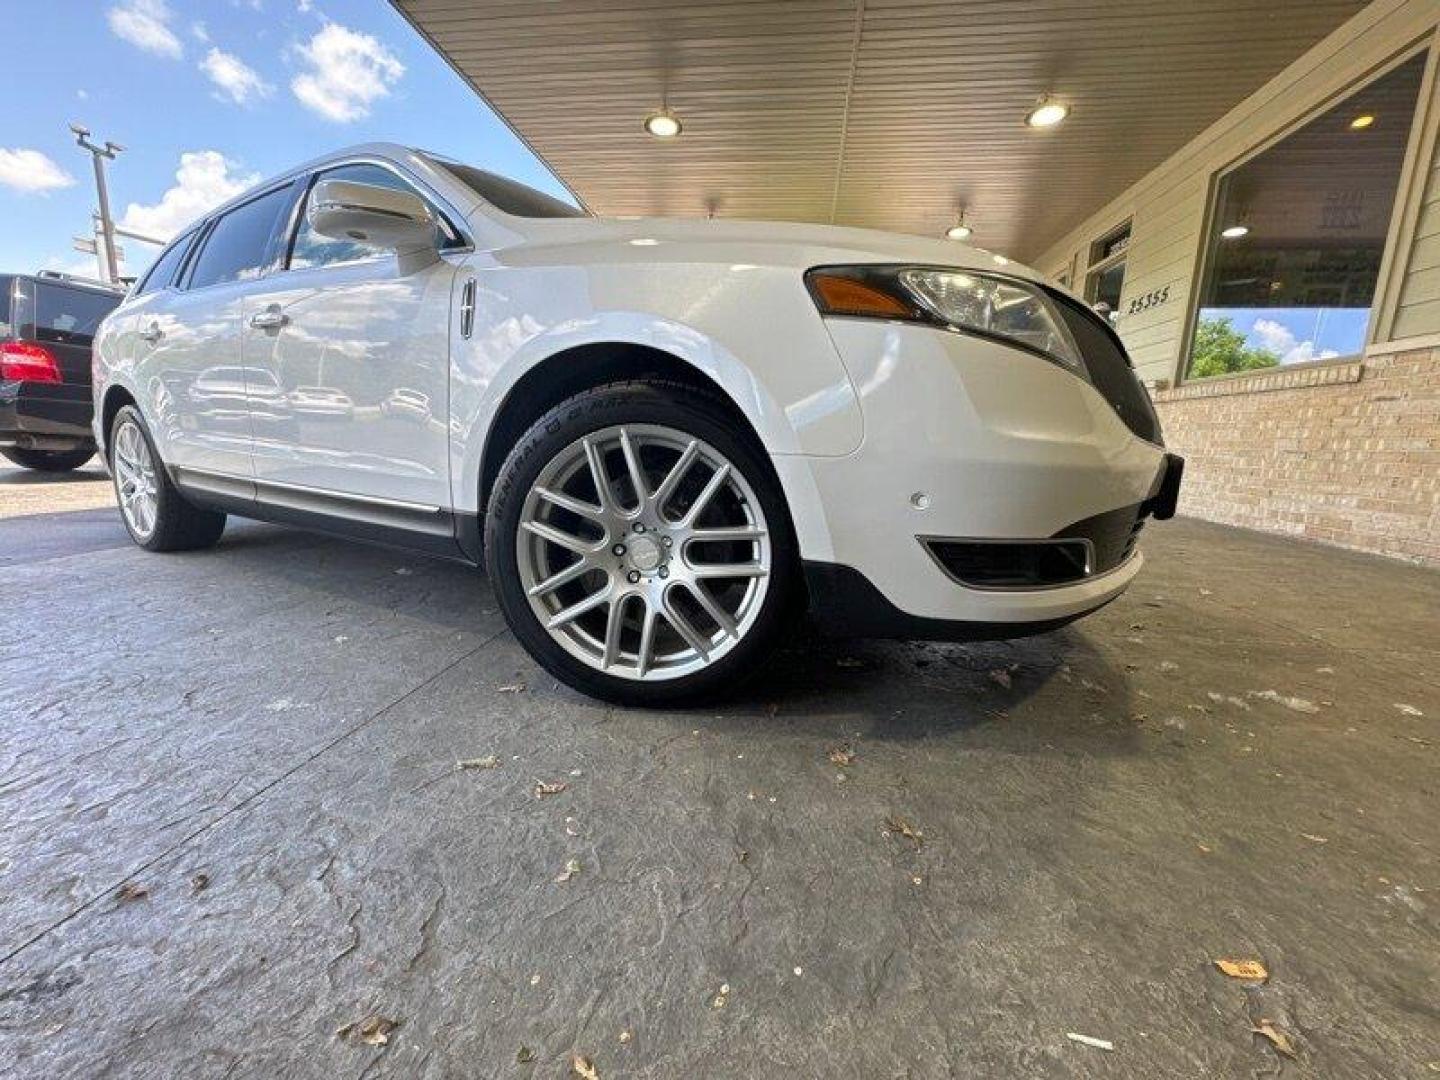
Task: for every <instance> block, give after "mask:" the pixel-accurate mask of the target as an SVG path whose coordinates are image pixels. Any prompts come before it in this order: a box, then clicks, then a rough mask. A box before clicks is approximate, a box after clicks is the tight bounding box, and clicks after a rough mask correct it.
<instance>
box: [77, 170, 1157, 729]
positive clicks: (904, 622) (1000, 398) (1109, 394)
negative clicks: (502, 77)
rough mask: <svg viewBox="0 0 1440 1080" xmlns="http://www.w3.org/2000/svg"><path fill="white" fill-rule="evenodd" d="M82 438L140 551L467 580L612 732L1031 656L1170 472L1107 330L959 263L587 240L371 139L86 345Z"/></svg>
mask: <svg viewBox="0 0 1440 1080" xmlns="http://www.w3.org/2000/svg"><path fill="white" fill-rule="evenodd" d="M94 387H95V436H96V439H97V440H98V442H99V444H100V445H101V447H102V448H103V450H104V456H105V460H106V461H107V462H108V464H109V466H110V470H111V473H112V475H113V477H114V480H115V486H116V489H117V492H118V494H119V498H120V504H121V510H122V513H123V517H124V520H125V526H126V528H127V529H128V530H129V532H130V535H131V536H132V537H133V538H134V540H135V542H136V543H137V544H139V545H140V546H142V547H144V548H148V549H149V550H152V551H175V550H180V549H184V548H196V547H203V546H207V545H211V544H214V543H215V542H216V540H218V539H219V537H220V534H221V530H222V529H223V528H224V523H225V515H226V514H227V513H235V514H239V515H242V516H244V517H254V518H264V519H268V520H272V521H282V522H290V523H294V524H297V525H303V526H313V527H316V528H321V529H325V530H327V531H332V532H344V533H347V534H351V535H354V536H358V537H362V538H366V539H370V540H376V541H381V542H384V543H390V544H399V545H403V546H405V547H409V548H418V549H423V550H426V551H430V552H434V553H436V554H438V555H446V556H451V557H454V558H460V559H464V560H467V561H470V562H473V563H476V564H479V563H480V562H481V560H482V556H483V559H484V562H485V564H486V565H487V566H488V568H489V573H490V576H491V579H492V581H493V583H494V588H495V592H496V594H497V595H498V596H499V599H500V602H501V604H502V605H503V607H504V611H505V615H506V617H507V618H508V620H509V623H510V626H511V628H512V629H513V630H514V633H515V635H516V637H517V638H519V640H520V641H521V642H522V643H523V644H524V645H525V646H526V648H527V649H529V650H530V652H531V653H532V654H533V655H534V656H535V658H536V659H537V660H538V661H539V662H540V663H541V664H543V665H544V666H545V667H546V668H547V669H548V670H549V671H551V672H552V673H553V674H555V675H556V676H558V677H559V678H560V679H562V680H564V681H565V682H567V683H569V684H570V685H572V686H574V687H577V688H579V689H580V690H583V691H585V692H586V693H589V694H593V695H595V696H597V697H601V698H606V699H608V700H612V701H618V702H623V703H630V704H658V703H663V702H673V701H678V700H681V699H694V698H697V697H701V696H707V695H711V694H714V693H716V692H720V691H724V690H727V689H729V688H731V687H733V686H734V685H736V682H737V680H738V679H739V678H740V677H742V676H744V675H745V674H747V673H749V672H751V671H752V670H753V669H755V668H756V667H757V665H759V664H760V663H761V662H762V661H763V660H764V659H765V658H766V657H767V656H768V655H769V654H770V653H771V651H772V650H773V648H774V646H775V644H776V640H777V636H778V635H779V634H780V633H781V632H782V631H783V630H784V628H785V626H786V622H787V617H788V616H789V615H790V614H791V613H792V612H793V611H794V610H795V609H796V608H798V607H799V606H801V605H807V606H808V607H809V609H810V611H811V613H812V614H813V616H814V617H815V618H816V619H817V620H818V621H819V622H820V623H821V624H822V625H825V626H828V627H830V628H832V629H834V630H837V631H839V632H842V633H846V634H854V635H877V636H904V637H929V638H942V639H968V638H979V637H1014V636H1020V635H1023V634H1027V633H1034V632H1037V631H1040V630H1046V629H1050V628H1053V627H1056V626H1059V625H1061V624H1063V623H1066V622H1068V621H1070V620H1072V619H1075V618H1078V617H1079V616H1081V615H1084V614H1086V613H1087V612H1090V611H1093V610H1095V609H1096V608H1097V607H1099V606H1100V605H1102V604H1104V603H1106V602H1107V601H1109V600H1111V599H1113V598H1114V597H1115V596H1117V595H1118V594H1119V593H1120V592H1121V591H1122V590H1123V589H1124V588H1125V586H1126V585H1128V584H1129V582H1130V581H1131V580H1132V579H1133V578H1134V576H1135V575H1136V573H1137V572H1138V571H1139V569H1140V564H1141V556H1140V554H1139V552H1138V551H1136V550H1135V538H1136V534H1137V533H1138V531H1139V529H1140V526H1141V523H1142V522H1143V521H1144V519H1145V518H1146V517H1147V516H1150V515H1154V516H1156V517H1168V516H1169V515H1170V514H1171V513H1173V511H1174V506H1175V499H1176V493H1177V489H1178V484H1179V478H1180V464H1181V463H1180V459H1179V458H1176V457H1174V456H1173V455H1167V454H1166V453H1165V451H1164V449H1163V448H1162V445H1161V439H1160V431H1159V426H1158V424H1157V422H1156V418H1155V414H1154V412H1153V410H1152V409H1151V406H1150V402H1149V399H1148V397H1147V396H1146V393H1145V390H1144V388H1143V387H1141V386H1140V384H1139V383H1138V382H1137V381H1136V379H1135V377H1134V374H1133V373H1132V371H1131V369H1130V366H1129V363H1128V361H1127V359H1126V356H1125V353H1124V350H1123V349H1122V348H1121V345H1120V343H1119V341H1118V339H1117V338H1116V337H1115V335H1114V333H1113V332H1112V331H1111V329H1110V328H1109V326H1107V325H1106V324H1105V322H1104V321H1103V320H1101V319H1099V318H1097V317H1096V316H1095V315H1094V314H1093V313H1092V312H1090V311H1089V310H1087V309H1086V308H1085V306H1084V305H1083V304H1081V303H1079V302H1077V301H1076V300H1075V299H1074V298H1073V297H1071V296H1069V295H1067V294H1065V293H1063V292H1061V291H1060V290H1058V289H1056V288H1054V287H1053V286H1051V285H1049V284H1047V283H1046V282H1045V281H1043V280H1042V279H1041V278H1040V277H1039V276H1038V275H1036V274H1034V273H1033V272H1031V271H1029V270H1026V269H1025V268H1023V267H1020V266H1017V265H1015V264H1013V263H1010V262H1008V261H1007V260H1005V259H1003V258H1001V257H999V256H993V255H990V254H988V253H986V252H983V251H978V250H975V249H971V248H967V247H963V246H960V245H957V244H954V243H950V242H936V241H929V240H924V239H919V238H914V237H904V236H895V235H889V234H885V233H878V232H867V231H861V230H856V229H840V228H828V227H820V226H810V225H794V224H775V223H768V222H767V223H751V222H737V221H686V222H681V221H664V220H642V219H636V220H601V219H596V218H592V217H589V216H587V215H585V214H583V213H582V212H580V211H578V210H575V209H574V208H572V207H570V206H568V205H565V204H563V203H561V202H558V201H556V200H554V199H551V198H549V197H548V196H545V195H542V194H540V193H539V192H536V191H533V190H531V189H529V188H526V187H524V186H522V185H519V184H516V183H514V182H511V181H509V180H505V179H502V178H500V177H498V176H494V175H492V174H489V173H486V172H482V171H480V170H478V169H474V168H471V167H469V166H466V165H460V164H456V163H454V162H451V161H446V160H444V159H441V158H438V157H435V156H434V155H429V154H424V153H420V152H417V151H414V150H409V149H406V148H403V147H400V146H392V145H368V146H362V147H357V148H355V149H351V150H346V151H342V152H340V153H337V154H334V155H331V156H329V157H326V158H323V159H321V160H319V161H315V162H311V163H310V164H307V165H304V166H302V167H300V168H298V169H296V170H294V171H293V172H291V173H288V174H286V175H285V176H282V177H280V178H278V179H276V180H273V181H271V182H269V183H267V184H264V185H263V186H261V187H259V188H256V189H255V190H254V191H252V192H250V193H248V194H246V195H244V196H242V197H240V198H238V199H236V200H234V201H232V202H230V203H229V204H227V205H225V206H222V207H221V208H219V209H218V210H216V211H214V212H213V213H211V214H210V215H208V216H207V217H206V218H205V219H204V220H203V221H201V222H199V223H197V224H196V225H195V226H193V227H192V228H190V229H189V230H187V231H186V232H185V233H184V235H183V236H181V237H180V238H179V239H178V240H176V241H175V242H174V243H173V244H171V245H170V246H169V248H167V249H166V251H165V252H164V253H163V254H162V255H161V256H160V257H159V259H158V260H157V261H156V263H155V265H154V267H153V268H152V269H151V271H150V272H149V273H148V274H147V275H146V276H145V278H144V279H143V280H141V281H140V282H139V283H138V284H137V286H136V287H135V289H134V290H133V292H132V293H131V295H130V296H129V297H128V298H127V299H126V301H125V302H124V303H123V304H122V305H121V306H120V307H119V309H117V310H116V312H115V313H114V314H113V315H111V316H110V317H109V318H108V319H107V320H106V321H105V323H104V325H103V326H102V328H101V331H100V334H99V336H98V338H97V340H96V347H95V371H94Z"/></svg>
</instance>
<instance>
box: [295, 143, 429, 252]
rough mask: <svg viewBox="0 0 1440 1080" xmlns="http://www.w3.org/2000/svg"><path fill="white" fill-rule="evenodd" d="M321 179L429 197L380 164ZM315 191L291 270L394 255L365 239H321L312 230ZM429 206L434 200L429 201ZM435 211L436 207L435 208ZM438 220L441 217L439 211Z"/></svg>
mask: <svg viewBox="0 0 1440 1080" xmlns="http://www.w3.org/2000/svg"><path fill="white" fill-rule="evenodd" d="M316 179H317V180H349V181H352V182H353V183H356V184H374V185H375V186H376V187H387V188H394V189H395V190H396V191H408V192H409V193H410V194H411V195H419V196H420V198H422V199H423V198H425V196H424V195H421V194H420V192H418V191H416V190H415V188H414V186H413V185H411V184H408V183H406V182H405V181H404V180H402V179H400V177H398V176H396V175H395V174H394V173H393V172H391V171H390V170H389V169H383V168H381V167H380V166H379V165H341V166H340V167H339V168H335V169H328V170H326V171H325V172H323V173H321V174H320V175H319V176H318V177H317V178H316ZM314 192H315V187H314V185H313V184H312V185H311V187H310V194H307V195H306V196H305V210H304V213H302V214H301V215H300V228H299V231H298V232H297V233H296V235H295V245H294V247H292V248H291V249H290V263H289V267H290V269H291V270H305V269H308V268H309V267H312V266H330V265H332V264H334V263H348V262H359V261H360V260H362V259H379V258H382V257H384V256H386V255H388V254H390V252H388V251H387V250H386V249H384V248H380V247H376V246H374V245H373V244H367V243H365V242H364V241H363V240H332V239H330V238H329V237H325V236H321V235H320V234H319V233H317V232H316V231H315V230H314V229H313V228H311V227H310V198H311V196H312V195H313V194H314ZM425 201H426V202H427V203H428V202H429V201H430V200H428V199H426V200H425ZM431 209H432V210H434V209H435V207H434V206H433V205H432V206H431ZM436 216H437V217H440V216H441V215H440V214H439V213H438V212H437V213H436Z"/></svg>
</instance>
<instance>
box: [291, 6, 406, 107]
mask: <svg viewBox="0 0 1440 1080" xmlns="http://www.w3.org/2000/svg"><path fill="white" fill-rule="evenodd" d="M297 51H298V52H299V55H300V58H301V60H302V61H303V63H304V64H305V65H306V67H307V70H305V71H302V72H301V73H300V74H299V75H297V76H295V79H294V80H293V81H292V82H291V83H290V89H291V90H293V91H294V93H295V96H296V97H297V98H299V99H300V102H301V103H302V104H303V105H305V106H306V107H307V108H309V109H311V110H313V111H314V112H317V113H319V114H320V115H321V116H323V117H324V118H325V119H327V120H334V121H336V122H337V123H347V122H349V121H351V120H360V119H363V118H364V117H366V116H369V115H370V106H371V105H372V104H373V103H374V102H376V101H378V100H379V99H380V98H383V97H385V96H387V95H388V94H389V93H390V88H391V87H392V86H394V85H395V83H396V82H397V81H399V79H400V76H402V75H404V74H405V65H404V64H402V63H400V61H399V60H398V59H397V58H396V57H395V54H394V53H392V52H391V51H390V50H389V49H387V48H385V46H384V45H382V44H380V42H379V41H377V40H376V39H375V38H373V37H371V36H370V35H369V34H361V33H359V32H357V31H355V30H351V29H349V28H348V27H344V26H341V25H340V24H339V23H327V24H326V25H325V26H324V27H323V28H321V30H320V31H319V32H318V33H316V35H315V36H314V37H312V38H311V39H310V42H309V44H306V45H301V46H300V47H299V49H298V50H297Z"/></svg>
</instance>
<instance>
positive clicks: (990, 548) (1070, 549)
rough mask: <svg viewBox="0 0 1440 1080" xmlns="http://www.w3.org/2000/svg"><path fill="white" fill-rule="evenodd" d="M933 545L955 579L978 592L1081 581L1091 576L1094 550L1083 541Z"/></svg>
mask: <svg viewBox="0 0 1440 1080" xmlns="http://www.w3.org/2000/svg"><path fill="white" fill-rule="evenodd" d="M929 545H930V551H931V553H932V554H933V555H934V556H935V558H936V559H937V560H938V561H939V563H940V565H941V566H943V567H944V568H945V569H946V570H947V571H948V572H949V573H950V575H951V576H952V577H953V578H955V579H956V580H957V581H959V582H960V583H961V584H963V585H969V586H970V587H971V588H974V589H1042V588H1045V587H1046V586H1047V585H1066V584H1069V583H1070V582H1073V581H1080V580H1081V579H1083V578H1084V577H1085V576H1086V575H1087V574H1088V573H1089V557H1090V548H1089V545H1088V544H1086V543H1085V542H1084V541H1083V540H1038V541H1034V542H1019V543H995V542H993V541H984V540H932V541H930V542H929Z"/></svg>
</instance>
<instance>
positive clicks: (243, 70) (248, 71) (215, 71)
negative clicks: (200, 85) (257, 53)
mask: <svg viewBox="0 0 1440 1080" xmlns="http://www.w3.org/2000/svg"><path fill="white" fill-rule="evenodd" d="M200 70H201V71H203V72H205V74H206V75H208V76H209V77H210V81H211V82H213V83H214V84H215V88H216V92H215V96H216V97H217V98H219V99H220V100H222V101H233V102H234V103H235V104H236V105H247V104H249V103H250V102H251V101H253V100H254V99H256V98H262V97H268V96H269V95H270V94H271V93H272V92H273V91H274V89H275V88H274V87H273V86H271V85H270V84H269V83H267V82H266V81H265V80H264V79H262V78H261V77H260V73H259V72H258V71H256V70H255V69H254V68H252V67H250V66H249V65H248V64H246V63H245V62H244V61H243V60H241V59H240V58H239V57H238V56H232V55H231V54H230V53H227V52H221V51H220V50H219V49H211V50H210V51H209V52H208V53H206V54H205V59H204V60H202V61H200Z"/></svg>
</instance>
